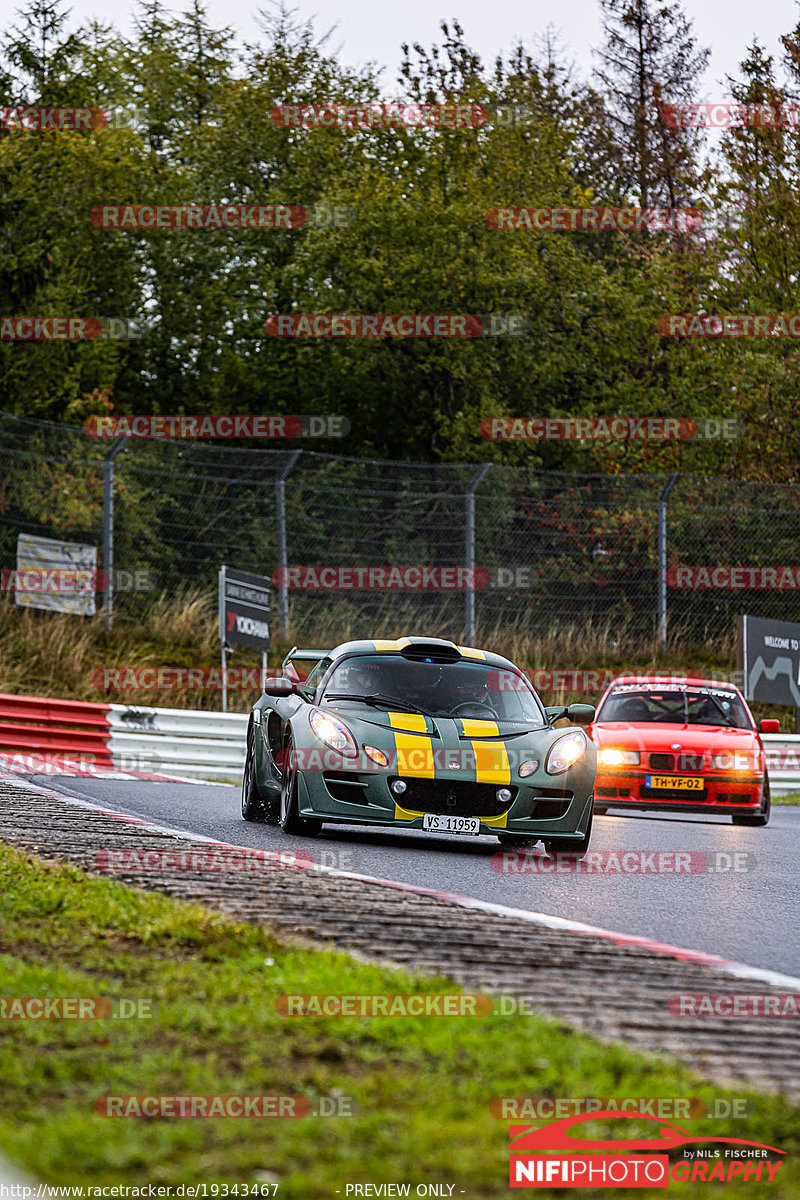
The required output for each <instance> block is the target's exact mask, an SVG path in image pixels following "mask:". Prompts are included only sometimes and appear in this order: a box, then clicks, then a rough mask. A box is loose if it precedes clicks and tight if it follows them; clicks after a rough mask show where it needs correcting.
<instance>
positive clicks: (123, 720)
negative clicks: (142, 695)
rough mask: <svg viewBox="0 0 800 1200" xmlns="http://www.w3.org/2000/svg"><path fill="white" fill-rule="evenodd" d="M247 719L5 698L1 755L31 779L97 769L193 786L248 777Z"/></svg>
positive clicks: (0, 714)
mask: <svg viewBox="0 0 800 1200" xmlns="http://www.w3.org/2000/svg"><path fill="white" fill-rule="evenodd" d="M247 719H248V718H247V714H246V713H217V712H203V711H199V710H192V709H182V708H143V707H134V706H132V705H129V704H93V703H91V702H90V701H86V702H82V701H76V700H48V699H45V698H41V697H37V696H14V695H2V694H0V752H3V751H5V752H7V753H9V754H12V755H14V756H16V757H17V758H18V762H19V766H20V767H25V765H26V764H28V765H29V767H30V773H31V774H40V773H46V772H49V771H51V770H53V769H55V770H56V771H57V770H58V769H59V767H62V768H64V769H69V768H74V769H78V770H80V771H81V772H83V771H86V772H87V773H91V771H92V768H93V767H99V768H102V769H109V768H113V769H116V770H120V771H130V772H143V773H145V774H163V775H185V776H188V777H190V778H193V779H221V780H224V781H225V782H230V783H238V782H239V781H240V780H241V778H242V770H243V768H244V759H245V749H246V746H245V739H246V735H247Z"/></svg>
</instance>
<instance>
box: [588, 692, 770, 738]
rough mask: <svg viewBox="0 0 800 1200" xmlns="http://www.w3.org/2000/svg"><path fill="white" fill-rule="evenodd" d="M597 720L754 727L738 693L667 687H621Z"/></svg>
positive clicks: (613, 693)
mask: <svg viewBox="0 0 800 1200" xmlns="http://www.w3.org/2000/svg"><path fill="white" fill-rule="evenodd" d="M597 721H598V722H602V723H605V722H606V721H627V722H630V723H631V724H634V725H636V724H643V723H650V722H652V723H654V724H655V723H658V724H661V725H724V726H726V727H727V728H733V729H752V728H753V726H752V724H751V722H750V718H749V717H748V715H747V711H746V709H745V707H744V704H743V703H742V701H741V698H740V696H739V694H738V692H735V691H733V690H732V689H730V688H715V687H691V686H687V687H680V686H673V687H669V686H665V685H663V684H652V685H649V684H636V685H633V684H621V685H620V686H619V687H618V688H614V689H613V690H612V691H611V692H610V693H609V695H608V697H607V698H606V701H605V703H604V704H603V706H602V708H601V709H600V711H599V712H598V714H597Z"/></svg>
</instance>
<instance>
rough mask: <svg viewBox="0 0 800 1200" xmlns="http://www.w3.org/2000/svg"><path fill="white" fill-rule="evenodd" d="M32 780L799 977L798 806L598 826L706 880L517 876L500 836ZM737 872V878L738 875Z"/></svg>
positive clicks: (199, 827)
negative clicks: (321, 824) (285, 824)
mask: <svg viewBox="0 0 800 1200" xmlns="http://www.w3.org/2000/svg"><path fill="white" fill-rule="evenodd" d="M31 779H32V782H35V783H37V784H38V785H40V786H42V787H45V788H52V789H53V790H57V791H60V792H63V793H65V794H66V795H72V796H77V797H79V798H80V799H83V800H86V801H89V802H91V803H93V804H97V805H100V806H102V807H105V808H110V809H113V810H114V811H116V812H121V813H125V814H127V815H129V816H134V817H140V818H143V819H145V820H147V821H152V822H154V823H156V824H160V825H165V826H169V827H170V828H171V829H173V830H180V831H183V832H187V833H195V834H202V835H204V836H205V837H210V838H213V839H215V840H218V841H221V842H229V843H233V844H236V845H241V846H252V847H258V848H260V849H277V850H283V849H287V848H288V849H293V850H298V849H303V850H306V851H308V852H309V853H310V854H311V857H312V858H313V859H314V860H315V861H317V862H321V863H323V864H325V865H328V866H333V867H336V868H338V869H341V870H345V871H354V872H357V873H359V874H364V875H372V876H377V877H379V878H382V879H392V880H397V881H400V882H403V883H410V884H415V885H417V886H421V887H428V888H434V889H437V890H440V891H447V892H457V893H459V894H460V895H464V896H471V897H475V898H477V899H481V900H489V901H492V902H494V903H497V904H504V905H509V906H511V907H513V908H518V909H522V910H525V911H529V912H544V913H548V914H550V915H552V916H557V917H567V918H569V919H571V920H576V921H583V922H586V923H587V924H590V925H595V926H600V927H602V928H605V929H609V930H613V931H615V932H619V933H628V934H634V935H637V936H640V937H647V938H652V939H654V940H657V941H661V942H667V943H669V944H671V945H677V946H683V947H686V948H689V949H693V950H704V951H708V952H710V953H712V954H719V955H722V956H723V957H725V958H729V959H735V960H737V961H739V962H743V963H746V964H747V965H749V966H756V967H762V968H767V969H771V970H775V971H780V972H784V973H786V974H789V975H800V926H799V925H798V922H797V920H796V915H797V914H796V910H795V908H794V905H795V903H796V892H795V888H796V880H797V860H796V855H797V848H798V840H799V839H800V808H796V807H784V808H780V807H779V808H776V809H773V812H772V817H771V820H770V824H769V825H768V826H767V828H766V829H746V828H739V827H736V826H734V825H731V824H730V822H729V820H728V819H727V818H725V817H716V818H715V817H708V818H706V817H695V816H683V817H680V818H679V817H677V816H662V815H661V814H655V813H648V814H642V815H640V816H637V817H630V816H614V815H608V816H605V817H597V816H596V817H595V823H594V833H593V837H592V847H591V848H592V850H593V851H594V850H602V851H618V852H620V853H622V852H624V851H631V850H632V851H640V852H642V851H678V850H680V851H690V852H692V851H693V852H701V853H703V854H705V855H706V856H707V857H708V861H709V866H710V867H713V868H715V869H714V870H708V871H705V872H702V873H691V874H686V873H681V874H679V875H678V874H655V873H652V871H649V872H647V873H643V874H617V873H611V874H585V875H579V876H576V875H567V874H559V875H555V874H546V873H542V874H539V873H536V874H523V875H520V874H507V873H505V874H504V873H499V872H498V871H497V870H495V869H493V863H494V866H495V867H497V866H499V865H500V860H499V859H498V858H494V859H493V856H496V855H498V854H499V852H500V850H501V847H500V844H499V842H498V841H497V840H496V839H495V838H492V837H480V838H471V837H454V836H449V835H438V836H437V835H430V834H423V833H422V832H416V831H409V832H406V833H402V832H399V831H398V832H395V831H394V830H374V829H366V828H363V827H351V828H344V827H343V826H325V828H324V830H323V833H322V835H321V837H318V838H311V839H306V838H295V837H289V836H288V835H287V834H285V833H284V832H283V831H282V830H281V829H279V828H275V827H271V826H265V825H253V824H249V823H248V822H245V821H243V820H242V819H241V816H240V813H239V790H238V788H233V787H230V786H228V787H225V786H211V785H207V784H205V785H198V784H192V783H156V782H139V781H127V780H126V781H121V780H108V779H85V778H80V779H78V778H55V779H54V778H53V776H48V777H44V776H33V777H31ZM540 849H541V847H540ZM742 852H744V853H742ZM718 853H719V854H721V857H717V856H718ZM736 854H738V855H739V857H738V859H735V858H734V857H733V856H734V855H736ZM737 864H738V866H739V868H740V869H739V870H735V869H734V867H735V866H736V865H737ZM719 868H721V869H719ZM741 868H745V869H741Z"/></svg>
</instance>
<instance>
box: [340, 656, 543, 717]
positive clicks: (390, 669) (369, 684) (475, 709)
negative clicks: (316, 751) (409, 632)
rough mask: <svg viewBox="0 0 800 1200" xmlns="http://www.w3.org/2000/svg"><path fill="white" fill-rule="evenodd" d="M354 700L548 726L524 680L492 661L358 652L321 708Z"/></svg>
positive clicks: (437, 713) (346, 661)
mask: <svg viewBox="0 0 800 1200" xmlns="http://www.w3.org/2000/svg"><path fill="white" fill-rule="evenodd" d="M336 702H343V703H347V702H352V703H353V704H355V703H362V704H368V705H371V706H374V707H376V708H379V707H383V708H396V709H399V710H405V711H408V712H419V713H423V714H425V715H426V716H431V717H461V718H465V719H468V720H470V719H471V720H484V721H486V720H489V721H501V722H512V723H516V724H520V725H528V726H530V725H537V726H544V725H546V724H547V719H546V717H545V713H544V709H543V708H542V705H541V703H540V702H539V699H538V697H537V696H536V693H535V692H534V691H533V690H532V689H531V687H530V686H529V685H528V683H527V681H526V680H525V678H524V677H523V676H522V675H521V674H518V673H517V672H516V671H514V672H512V671H510V670H509V669H508V668H505V669H503V670H499V669H498V668H497V667H492V666H490V665H489V664H488V663H475V662H466V661H464V660H463V659H462V660H461V661H459V662H454V663H441V662H432V661H430V660H426V659H408V658H403V657H402V655H399V654H359V655H354V656H351V657H349V658H346V659H344V660H343V661H342V662H341V663H339V665H338V666H337V667H336V668H335V669H334V671H333V672H332V673H331V675H330V677H329V678H328V680H327V681H326V683H325V688H324V691H323V693H322V695H321V697H320V699H319V703H320V704H325V703H336Z"/></svg>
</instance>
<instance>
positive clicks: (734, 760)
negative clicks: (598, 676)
mask: <svg viewBox="0 0 800 1200" xmlns="http://www.w3.org/2000/svg"><path fill="white" fill-rule="evenodd" d="M779 729H780V724H779V722H778V721H774V720H765V721H762V722H761V732H762V733H777V732H778V731H779ZM587 732H588V733H589V734H590V735H591V738H592V741H593V742H594V743H595V745H596V746H597V782H596V785H595V803H594V811H595V812H596V813H604V812H605V811H606V809H608V808H629V809H661V810H662V811H671V812H714V813H728V814H730V816H731V818H732V819H733V823H734V825H766V824H767V822H768V821H769V812H770V800H769V780H768V778H767V767H766V760H765V755H764V747H763V745H762V742H761V738H760V737H759V733H758V730H757V728H756V724H755V721H754V720H753V715H752V713H751V712H750V709H749V708H748V707H747V704H746V703H745V699H744V697H743V696H742V694H741V692H740V691H739V689H738V688H736V687H734V686H733V685H732V684H728V683H715V682H714V681H713V680H710V679H677V680H676V679H675V678H674V677H672V676H670V677H666V676H664V677H660V676H658V675H652V676H648V677H638V676H622V677H621V678H619V679H615V680H614V682H613V683H612V684H610V686H609V687H608V688H607V689H606V691H605V692H604V693H603V696H602V698H601V700H600V703H599V705H598V706H597V716H596V718H595V720H594V723H593V724H592V725H591V726H589V729H588V730H587Z"/></svg>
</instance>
